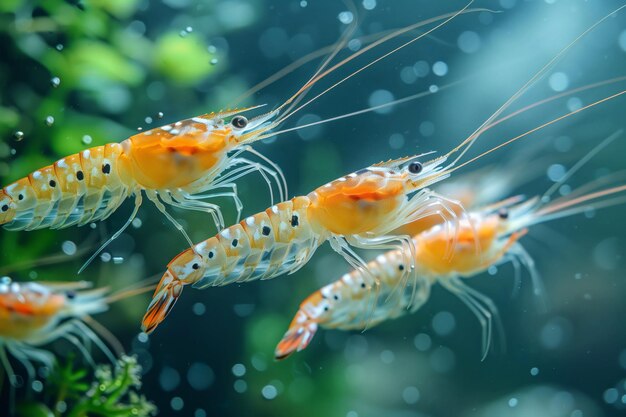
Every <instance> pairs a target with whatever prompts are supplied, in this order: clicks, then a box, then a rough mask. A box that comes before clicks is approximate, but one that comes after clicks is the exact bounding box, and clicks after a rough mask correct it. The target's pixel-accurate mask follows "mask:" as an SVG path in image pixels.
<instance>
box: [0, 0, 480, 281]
mask: <svg viewBox="0 0 626 417" xmlns="http://www.w3.org/2000/svg"><path fill="white" fill-rule="evenodd" d="M470 4H471V2H470ZM479 11H484V9H469V4H468V5H467V6H466V7H464V8H463V9H461V10H459V11H456V12H453V13H448V14H445V15H441V16H438V17H435V18H432V19H428V20H425V21H422V22H418V23H416V24H413V25H410V26H407V27H404V28H401V29H399V30H395V31H393V32H392V33H390V34H387V35H385V36H383V37H382V38H380V39H378V40H377V41H375V42H373V43H372V44H370V45H368V46H367V47H364V48H362V49H361V50H359V51H357V52H355V53H353V54H352V55H350V56H348V57H347V58H344V59H343V60H341V61H340V62H338V63H336V64H334V65H332V66H331V62H332V60H333V59H334V58H335V57H336V55H337V53H338V52H339V51H340V50H341V49H343V47H344V46H345V45H346V44H347V41H348V38H349V36H351V34H352V33H353V32H354V30H355V28H356V22H354V23H353V24H352V25H351V26H350V29H349V30H347V31H346V33H345V34H344V36H342V38H341V39H340V40H339V42H337V44H336V46H335V48H333V50H332V52H331V53H330V54H329V56H328V57H327V58H326V59H325V60H324V62H323V63H322V65H321V66H320V68H319V69H318V70H317V72H316V73H315V74H314V75H313V77H311V79H310V80H309V81H307V82H306V83H305V84H304V85H303V86H301V87H300V88H299V89H298V90H297V91H296V93H295V94H293V95H292V96H291V97H289V98H288V99H287V100H286V101H285V102H283V103H282V104H281V105H280V106H278V107H277V108H276V109H275V110H272V111H270V112H268V113H266V114H262V115H260V116H257V117H254V118H252V119H250V120H248V119H247V118H246V117H245V116H244V115H243V114H241V113H243V112H245V111H249V110H252V109H256V108H258V107H261V106H254V107H249V108H245V109H240V110H232V111H221V112H217V113H210V114H204V115H201V116H197V117H193V118H190V119H186V120H182V121H179V122H176V123H172V124H169V125H165V126H161V127H158V128H155V129H151V130H148V131H146V132H142V133H138V134H136V135H134V136H132V137H130V138H128V139H126V140H124V141H123V142H121V143H110V144H107V145H104V146H98V147H94V148H91V149H86V150H84V151H82V152H80V153H77V154H74V155H71V156H68V157H65V158H63V159H60V160H58V161H56V162H55V163H53V164H52V165H49V166H46V167H44V168H41V169H39V170H37V171H34V172H33V173H31V174H29V175H28V176H27V177H25V178H22V179H20V180H17V181H16V182H14V183H12V184H10V185H8V186H6V187H4V188H2V189H1V190H0V225H3V226H4V227H5V228H6V229H9V230H34V229H41V228H54V229H57V228H64V227H69V226H73V225H79V226H80V225H84V224H87V223H90V222H95V221H99V220H104V219H106V218H107V217H109V216H110V215H111V214H112V213H113V212H114V211H115V210H117V209H118V208H119V207H120V206H121V204H122V203H123V202H124V200H125V199H126V198H127V197H132V196H134V199H135V206H134V210H133V211H132V214H131V215H130V217H129V219H128V220H127V221H126V223H125V224H124V225H123V226H122V228H121V229H120V230H118V231H117V232H116V233H115V234H114V235H113V236H111V238H110V239H109V240H108V241H107V242H106V243H105V244H104V245H102V247H100V249H99V250H98V251H97V252H96V253H94V254H93V256H92V257H91V258H90V259H89V260H88V261H87V263H86V264H85V265H84V266H83V268H84V267H85V266H86V265H88V264H89V263H90V262H91V260H93V259H94V258H95V256H96V255H97V254H98V253H99V252H100V251H101V250H102V249H103V248H104V247H105V246H106V245H107V244H108V243H110V241H112V240H113V239H115V238H116V237H117V236H119V235H120V234H121V233H122V232H123V231H124V230H125V229H126V228H127V227H128V226H129V225H130V224H131V222H132V220H133V218H134V217H135V216H136V214H137V212H138V210H139V206H140V205H141V202H142V192H143V193H145V195H146V197H147V198H148V199H149V200H151V201H152V202H153V203H154V204H155V205H156V206H157V208H158V209H159V210H160V211H161V212H162V213H163V214H164V215H165V216H166V217H167V219H168V220H169V221H170V222H172V223H173V224H174V226H175V227H176V228H177V229H178V230H179V231H181V232H182V234H183V235H184V237H185V238H186V239H187V241H188V242H189V245H190V246H191V245H192V242H191V240H190V239H189V237H188V236H187V233H186V232H185V231H184V230H183V227H182V226H181V225H180V224H179V223H178V222H177V221H176V220H175V219H174V218H173V217H172V216H171V215H170V214H169V213H168V212H167V211H166V208H165V205H164V203H165V204H168V205H171V206H173V207H179V208H183V209H190V210H196V211H203V212H207V213H209V214H210V215H211V216H212V218H213V221H214V223H215V224H216V226H217V229H218V230H221V229H222V228H223V227H224V220H223V216H222V214H221V211H220V208H219V207H218V206H217V205H215V204H212V203H209V202H207V201H205V200H207V199H209V198H212V197H219V196H228V197H232V198H233V199H234V201H235V204H236V208H237V212H238V219H237V220H239V218H240V215H241V211H242V208H243V206H242V204H241V201H240V200H239V198H238V196H237V188H236V184H235V182H234V181H235V180H237V179H238V178H241V177H242V176H244V175H246V174H249V173H252V172H255V171H256V172H259V173H260V174H261V175H262V176H263V178H264V179H265V180H266V182H267V183H268V186H269V188H270V194H272V186H273V184H272V180H273V181H274V182H275V183H276V186H277V188H278V190H279V200H278V201H283V200H285V199H286V198H287V195H288V193H287V185H286V184H287V183H286V180H285V178H284V176H283V174H282V172H281V170H280V168H279V167H278V166H277V165H276V164H274V163H273V162H271V161H270V160H269V159H268V158H266V157H264V156H263V155H261V154H260V153H259V152H258V151H255V150H254V149H253V148H252V147H251V146H250V145H251V144H252V143H253V142H256V141H258V140H260V139H263V138H266V137H268V136H269V132H270V131H271V130H273V129H274V128H276V127H277V126H279V125H281V124H282V123H283V122H284V121H285V120H287V119H288V118H289V117H291V116H292V115H293V114H294V113H296V112H298V111H300V110H301V109H302V108H303V107H305V106H306V105H308V104H310V103H311V102H312V101H314V100H316V99H317V98H319V97H320V96H322V95H324V94H325V93H327V92H328V91H330V90H332V89H334V88H335V87H337V86H338V85H339V84H341V83H343V82H344V81H345V80H347V79H349V78H352V77H353V76H354V75H356V74H358V73H359V72H361V71H362V70H364V69H365V68H368V67H369V66H371V65H373V64H375V63H377V62H379V61H380V60H382V59H384V58H386V57H388V56H389V55H391V54H393V53H395V52H396V51H398V50H400V49H402V48H404V47H406V46H408V45H410V44H412V43H413V42H415V41H417V40H419V39H421V38H423V37H424V36H426V35H428V34H429V33H431V32H432V31H434V30H436V29H438V28H440V27H442V26H444V25H445V24H446V23H447V22H449V21H450V20H452V19H454V18H455V17H457V16H459V15H461V14H464V13H471V12H479ZM433 23H438V24H436V25H435V26H434V27H433V28H431V29H429V30H427V31H426V32H425V33H421V34H420V35H418V36H416V37H414V38H413V39H411V40H410V41H408V42H405V43H404V44H403V45H401V46H400V47H397V48H395V49H393V50H392V51H390V52H387V53H385V54H384V55H383V56H381V57H378V58H377V59H375V60H373V61H371V62H370V63H369V64H367V65H365V66H363V67H361V68H360V69H358V70H356V71H354V72H352V73H351V74H350V75H348V76H347V77H345V78H344V79H342V80H341V81H339V82H337V83H335V84H333V85H332V86H331V87H330V88H327V89H326V90H324V92H323V93H322V94H319V95H318V96H316V97H314V98H313V99H310V100H309V101H308V102H306V103H305V104H303V105H301V106H300V107H297V108H296V105H297V104H298V103H299V102H300V101H301V100H302V99H303V98H304V97H305V95H306V94H307V93H308V92H309V91H310V90H311V88H312V87H313V86H314V85H315V84H316V83H318V82H319V81H320V80H321V79H323V78H325V77H326V76H327V75H329V74H331V73H333V72H334V71H335V70H337V69H339V68H341V67H343V66H344V65H345V64H346V63H348V62H351V61H352V60H354V59H355V58H357V57H359V56H360V55H362V54H364V53H365V52H367V51H369V50H371V49H372V48H374V47H376V46H378V45H380V44H382V43H385V42H387V41H389V40H391V39H394V38H396V37H398V36H400V35H402V34H405V33H407V32H409V31H411V30H414V29H416V28H419V27H422V26H425V25H430V24H433ZM328 67H330V68H328ZM289 105H291V106H289ZM288 106H289V107H288ZM281 112H282V113H283V114H282V115H281V116H280V117H278V115H279V114H280V113H281ZM244 152H248V153H250V154H252V155H254V156H256V157H257V158H258V159H260V160H261V161H262V162H257V161H255V160H251V159H249V158H246V157H244V156H242V153H244ZM271 204H274V199H273V195H272V203H271ZM81 271H82V269H81Z"/></svg>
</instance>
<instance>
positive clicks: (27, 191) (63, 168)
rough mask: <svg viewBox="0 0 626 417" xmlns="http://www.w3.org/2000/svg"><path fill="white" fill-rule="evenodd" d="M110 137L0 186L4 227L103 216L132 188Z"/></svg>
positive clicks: (50, 225) (39, 225)
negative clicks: (102, 143) (105, 141)
mask: <svg viewBox="0 0 626 417" xmlns="http://www.w3.org/2000/svg"><path fill="white" fill-rule="evenodd" d="M122 154H123V149H122V146H121V145H120V144H117V143H112V144H107V145H104V146H97V147H94V148H91V149H87V150H84V151H82V152H80V153H77V154H74V155H70V156H68V157H66V158H63V159H60V160H58V161H56V162H55V163H54V164H52V165H48V166H46V167H44V168H41V169H39V170H37V171H34V172H32V173H31V174H29V175H28V176H26V177H24V178H22V179H20V180H18V181H16V182H14V183H13V184H10V185H8V186H6V187H4V188H3V189H2V191H1V192H0V224H2V225H3V226H4V227H5V228H6V229H9V230H34V229H42V228H52V229H58V228H64V227H68V226H72V225H75V224H78V225H83V224H86V223H89V222H92V221H97V220H103V219H105V218H107V217H109V216H110V215H111V213H112V212H113V211H115V209H117V208H118V207H119V206H120V205H121V204H122V202H123V201H124V199H125V198H126V197H127V196H128V194H129V192H130V191H131V190H132V188H133V186H132V179H130V178H129V177H128V175H127V174H126V170H125V168H124V166H123V165H121V164H120V163H119V160H120V156H121V155H122Z"/></svg>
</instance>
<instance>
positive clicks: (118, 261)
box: [113, 256, 124, 265]
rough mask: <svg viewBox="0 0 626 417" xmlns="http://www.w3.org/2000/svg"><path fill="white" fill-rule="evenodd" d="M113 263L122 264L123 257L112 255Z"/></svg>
mask: <svg viewBox="0 0 626 417" xmlns="http://www.w3.org/2000/svg"><path fill="white" fill-rule="evenodd" d="M113 263H114V264H115V265H119V264H122V263H124V258H123V257H121V256H114V257H113Z"/></svg>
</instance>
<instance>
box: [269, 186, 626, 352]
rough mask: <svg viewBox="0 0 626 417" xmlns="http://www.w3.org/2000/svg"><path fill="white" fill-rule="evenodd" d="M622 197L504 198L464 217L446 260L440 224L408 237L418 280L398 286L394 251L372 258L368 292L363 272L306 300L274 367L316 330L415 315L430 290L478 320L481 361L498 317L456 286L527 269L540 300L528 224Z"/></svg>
mask: <svg viewBox="0 0 626 417" xmlns="http://www.w3.org/2000/svg"><path fill="white" fill-rule="evenodd" d="M559 185H560V184H559ZM583 189H586V190H587V191H589V187H588V186H584V187H581V188H580V190H583ZM624 192H626V185H619V186H615V187H612V188H606V189H601V190H598V191H594V192H587V193H586V194H585V193H581V192H576V191H574V192H573V193H572V194H570V195H569V196H566V197H563V198H560V199H557V200H554V201H553V202H551V203H546V202H545V201H547V199H546V198H541V197H536V198H533V199H530V200H528V201H525V202H520V200H521V198H510V199H506V200H503V201H502V202H500V203H496V204H494V205H492V206H491V207H489V208H486V209H481V210H475V211H471V212H469V213H468V216H467V217H465V218H463V219H461V220H460V221H459V224H458V230H457V236H456V238H455V244H454V245H453V248H454V251H453V252H452V255H451V256H449V255H448V248H449V247H450V245H451V243H452V242H451V240H452V237H451V236H450V234H449V232H448V230H446V227H445V225H444V224H439V225H436V226H433V227H432V228H430V229H428V230H426V231H424V232H421V233H419V234H417V235H416V236H414V237H413V245H414V247H415V249H416V250H415V258H414V260H413V262H414V264H415V266H416V271H417V276H418V279H417V280H415V281H413V282H409V283H407V282H406V281H405V280H404V274H403V270H404V269H405V268H406V265H407V259H406V257H403V256H402V253H401V252H400V251H397V250H396V251H389V252H387V253H385V254H382V255H379V256H378V257H377V258H376V259H375V260H374V261H372V262H371V263H370V264H369V270H370V271H371V272H372V274H374V276H375V277H376V278H377V280H376V282H377V283H378V285H377V286H374V285H372V281H371V280H369V279H368V276H366V275H364V274H363V273H362V271H359V270H353V271H352V272H350V273H348V274H345V275H343V276H342V277H341V279H339V280H338V281H336V282H333V283H331V284H329V285H326V286H325V287H323V288H321V289H320V290H318V291H316V292H314V293H313V294H311V295H310V296H309V297H307V298H306V299H305V300H304V301H303V302H302V304H301V305H300V308H299V310H298V312H297V313H296V315H295V317H294V319H293V321H292V322H291V325H290V326H289V329H288V330H287V332H286V333H285V335H284V336H283V338H282V339H281V341H280V343H279V344H278V346H277V347H276V351H275V355H276V357H277V358H278V359H281V358H284V357H287V356H288V355H290V354H291V353H293V352H295V351H301V350H303V349H305V348H306V347H307V346H308V344H309V343H310V341H311V339H312V338H313V336H314V335H315V332H316V331H317V329H318V328H319V327H323V328H331V329H332V328H334V329H342V330H351V329H364V328H366V327H368V326H373V325H376V324H379V323H382V322H384V321H386V320H390V319H394V318H397V317H400V316H403V315H406V314H409V313H412V312H415V311H416V310H417V309H418V308H419V307H420V306H422V305H423V304H424V303H425V302H426V301H427V299H428V296H429V294H430V288H431V286H432V285H433V284H435V283H439V284H441V285H442V286H443V287H444V288H446V289H447V290H449V291H450V292H451V293H452V294H454V295H456V296H457V297H459V299H460V300H461V301H462V302H463V303H464V304H466V305H467V307H468V308H469V309H470V310H471V311H472V312H473V313H474V314H475V315H476V317H477V318H478V319H479V321H480V324H481V326H482V329H483V337H482V341H483V354H484V355H486V354H487V352H488V349H489V346H490V343H491V338H492V326H493V322H494V321H496V323H498V322H497V320H498V311H497V308H496V306H495V304H494V303H493V302H492V300H491V299H489V298H488V297H487V296H485V295H484V294H482V293H480V292H479V291H477V290H474V289H473V288H471V287H470V286H468V285H467V284H465V283H464V282H463V280H464V279H465V278H469V277H472V276H474V275H477V274H480V273H482V272H484V271H486V270H487V269H488V268H489V267H490V266H492V265H499V264H502V263H506V262H512V263H513V265H514V266H515V268H516V278H518V277H517V271H518V270H519V268H520V267H524V268H526V269H527V270H528V271H529V274H530V276H531V279H532V282H533V287H534V290H535V294H541V291H542V290H541V289H540V288H541V287H540V279H539V274H538V271H537V270H536V267H535V264H534V261H533V259H532V257H531V256H530V254H529V253H528V252H527V251H526V250H525V249H524V247H523V246H522V245H521V244H520V242H519V239H520V238H521V237H522V236H524V235H525V234H526V233H527V230H528V228H529V227H531V226H533V225H535V224H539V223H544V222H547V221H551V220H555V219H560V218H564V217H568V216H572V215H575V214H578V213H582V212H584V211H587V210H589V209H599V208H603V207H608V206H613V205H617V204H623V203H625V202H626V195H623V194H624ZM617 194H621V195H619V196H617ZM546 196H547V194H546V195H544V196H542V197H546ZM477 248H479V249H480V250H477ZM518 279H519V278H518ZM483 357H484V356H483Z"/></svg>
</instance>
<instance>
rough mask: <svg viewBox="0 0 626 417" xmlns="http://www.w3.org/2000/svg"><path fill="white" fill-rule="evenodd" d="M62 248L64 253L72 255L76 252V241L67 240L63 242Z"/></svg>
mask: <svg viewBox="0 0 626 417" xmlns="http://www.w3.org/2000/svg"><path fill="white" fill-rule="evenodd" d="M61 250H62V251H63V253H64V254H66V255H69V256H72V255H75V254H76V243H74V242H72V241H71V240H66V241H65V242H63V243H62V244H61Z"/></svg>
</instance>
